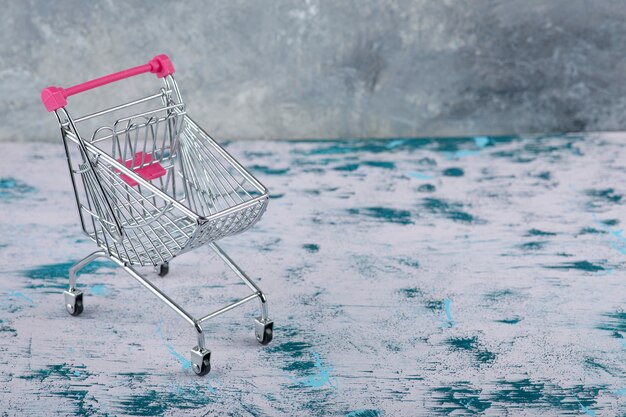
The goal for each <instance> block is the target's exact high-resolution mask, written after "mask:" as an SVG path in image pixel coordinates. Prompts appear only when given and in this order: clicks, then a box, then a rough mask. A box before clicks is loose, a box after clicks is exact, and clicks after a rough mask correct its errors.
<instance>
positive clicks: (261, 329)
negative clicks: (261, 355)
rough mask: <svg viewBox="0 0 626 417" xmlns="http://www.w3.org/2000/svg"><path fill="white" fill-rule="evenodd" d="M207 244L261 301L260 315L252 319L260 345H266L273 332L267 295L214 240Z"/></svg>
mask: <svg viewBox="0 0 626 417" xmlns="http://www.w3.org/2000/svg"><path fill="white" fill-rule="evenodd" d="M209 246H211V248H213V250H214V251H215V253H217V255H218V256H219V257H220V259H222V260H223V261H224V262H225V263H226V265H228V266H229V268H230V269H232V270H233V272H234V273H235V274H237V276H238V277H239V278H241V280H242V281H243V282H245V283H246V285H247V286H248V287H249V288H250V289H251V290H252V291H254V292H255V293H256V295H257V296H258V297H259V300H260V302H261V316H260V317H257V318H256V319H255V320H254V333H255V335H256V339H257V340H258V341H259V343H261V344H262V345H267V344H268V343H269V342H271V341H272V337H273V334H274V322H273V321H272V320H270V318H269V312H268V306H267V297H266V296H265V294H264V293H263V291H262V290H261V288H259V287H258V285H256V284H255V283H254V282H253V281H252V280H251V279H250V277H248V275H246V273H245V272H243V271H242V270H241V268H239V266H237V264H236V263H235V262H234V261H233V260H232V259H230V257H229V256H228V255H227V254H226V252H224V251H223V250H222V248H220V247H219V246H218V245H217V244H216V243H215V242H213V243H210V244H209Z"/></svg>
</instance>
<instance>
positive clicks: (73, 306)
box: [63, 250, 109, 316]
mask: <svg viewBox="0 0 626 417" xmlns="http://www.w3.org/2000/svg"><path fill="white" fill-rule="evenodd" d="M108 256H109V255H108V254H107V253H106V252H105V251H103V250H99V251H96V252H94V253H92V254H90V255H88V256H86V257H85V258H83V259H82V260H80V261H78V262H77V263H76V264H75V265H74V266H72V267H71V268H70V271H69V277H70V287H69V289H68V290H67V291H63V296H64V298H65V308H66V309H67V311H68V313H70V314H71V315H72V316H78V315H79V314H80V313H82V312H83V292H82V291H78V290H77V289H76V279H77V276H78V271H80V270H81V269H82V268H84V267H85V266H86V265H87V264H89V263H91V262H92V261H94V260H95V259H97V258H101V257H108Z"/></svg>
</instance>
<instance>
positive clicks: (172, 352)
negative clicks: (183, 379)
mask: <svg viewBox="0 0 626 417" xmlns="http://www.w3.org/2000/svg"><path fill="white" fill-rule="evenodd" d="M162 324H163V320H161V321H160V322H159V324H158V325H157V328H156V333H157V334H158V335H159V337H160V338H161V341H163V344H164V345H165V347H166V348H167V350H168V352H170V355H172V356H173V357H175V358H176V359H178V361H179V362H180V363H181V365H182V367H183V369H191V361H190V360H189V359H187V358H185V357H184V356H183V355H181V354H180V353H178V352H177V351H176V349H174V346H172V345H171V344H170V343H167V342H166V341H165V336H163V331H162V330H161V325H162Z"/></svg>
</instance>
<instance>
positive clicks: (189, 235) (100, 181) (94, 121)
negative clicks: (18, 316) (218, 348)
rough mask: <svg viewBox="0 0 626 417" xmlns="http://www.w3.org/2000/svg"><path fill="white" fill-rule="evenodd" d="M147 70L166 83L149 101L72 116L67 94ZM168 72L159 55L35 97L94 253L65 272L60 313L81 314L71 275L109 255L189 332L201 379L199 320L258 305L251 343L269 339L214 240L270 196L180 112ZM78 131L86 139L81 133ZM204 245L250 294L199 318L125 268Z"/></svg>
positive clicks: (254, 216)
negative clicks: (54, 126)
mask: <svg viewBox="0 0 626 417" xmlns="http://www.w3.org/2000/svg"><path fill="white" fill-rule="evenodd" d="M148 72H151V73H153V74H156V75H157V77H158V78H162V79H163V82H164V85H163V87H161V88H160V89H159V90H156V91H155V93H154V94H152V95H149V96H147V97H143V98H140V99H138V100H135V101H131V102H128V103H125V104H122V105H118V106H115V107H112V108H109V109H105V110H102V111H98V112H95V113H91V114H88V115H85V116H82V117H78V118H73V117H72V116H70V113H69V112H68V110H67V108H66V106H67V98H68V97H69V96H72V95H75V94H78V93H81V92H83V91H86V90H90V89H94V88H96V87H100V86H103V85H105V84H109V83H112V82H115V81H119V80H122V79H125V78H129V77H132V76H136V75H139V74H143V73H148ZM173 73H174V67H173V65H172V63H171V61H170V60H169V58H168V57H167V56H166V55H159V56H156V57H154V58H153V59H152V60H151V61H150V62H149V63H147V64H146V65H141V66H138V67H134V68H131V69H128V70H125V71H121V72H117V73H114V74H110V75H107V76H104V77H101V78H98V79H95V80H92V81H88V82H86V83H83V84H78V85H75V86H73V87H70V88H67V89H64V88H60V87H47V88H45V89H44V90H43V91H42V92H41V99H42V101H43V103H44V105H45V107H46V109H47V110H48V111H49V112H52V111H54V113H55V114H56V117H57V120H58V122H59V126H60V128H61V136H62V138H63V145H64V146H65V152H66V155H67V163H68V167H69V170H70V177H71V180H72V185H73V188H74V194H75V196H76V204H77V206H78V214H79V217H80V222H81V226H82V229H83V231H84V232H85V233H86V234H87V236H89V237H90V238H91V239H92V240H93V241H94V242H95V243H96V244H97V245H98V246H99V247H100V249H99V250H98V251H96V252H94V253H92V254H91V255H89V256H87V257H86V258H84V259H83V260H81V261H80V262H78V263H77V264H76V265H74V266H73V267H72V268H71V269H70V271H69V289H68V290H67V291H65V292H64V296H65V305H66V308H67V310H68V311H69V313H70V314H71V315H73V316H77V315H79V314H80V313H81V312H82V311H83V293H82V292H81V291H79V290H77V289H76V274H77V272H78V271H79V270H80V269H81V268H83V267H84V266H85V265H87V264H88V263H90V262H91V261H93V260H94V259H96V258H98V257H108V258H110V259H111V260H112V261H113V262H114V263H115V264H117V265H118V266H120V267H121V268H123V269H124V270H125V271H126V272H127V273H128V274H129V275H130V276H132V277H133V278H135V279H136V280H137V281H139V282H140V283H141V284H142V285H143V286H144V287H146V288H147V289H148V290H150V291H151V292H152V293H154V294H155V295H156V296H157V297H158V298H159V299H161V301H163V302H164V303H165V304H167V305H168V306H169V307H171V308H172V309H173V310H174V311H175V312H176V313H178V314H179V315H180V316H181V317H183V318H184V319H185V320H186V321H187V322H188V323H189V324H190V325H191V326H193V328H194V329H195V332H196V334H197V337H198V345H197V346H195V347H194V348H192V349H191V362H192V365H193V370H194V372H195V373H196V374H198V375H205V374H206V373H208V372H209V370H210V369H211V365H210V357H211V352H210V350H208V349H207V348H206V347H205V338H204V330H203V325H204V323H205V322H206V321H207V320H209V319H211V318H213V317H215V316H217V315H219V314H222V313H224V312H226V311H228V310H231V309H233V308H235V307H238V306H240V305H242V304H244V303H246V302H248V301H251V300H253V299H255V298H258V299H259V300H260V302H261V316H260V317H258V318H257V319H256V320H255V334H256V338H257V340H258V341H259V342H260V343H262V344H267V343H269V342H270V341H271V340H272V331H273V322H272V321H271V320H270V319H269V317H268V309H267V299H266V297H265V294H263V292H262V291H261V289H260V288H259V287H258V286H257V285H256V284H255V283H254V282H252V280H250V278H249V277H248V276H247V275H246V274H245V273H244V272H243V271H242V270H241V269H240V268H239V267H238V266H237V265H236V264H235V262H233V260H232V259H231V258H230V257H229V256H228V255H227V254H226V253H225V252H224V251H223V250H222V249H221V248H220V247H219V246H218V245H217V244H216V243H215V241H217V240H218V239H220V238H223V237H226V236H230V235H234V234H236V233H241V232H243V231H245V230H247V229H248V228H249V227H251V226H252V225H253V224H254V223H256V222H257V221H258V220H259V218H260V217H261V216H262V215H263V213H264V211H265V208H266V207H267V202H268V192H267V190H266V189H265V187H263V185H261V184H260V183H259V181H257V180H256V179H255V178H254V177H253V176H252V175H251V174H250V173H249V172H248V171H246V170H245V169H244V168H243V167H242V166H241V165H240V164H239V163H238V162H237V161H236V160H235V159H234V158H233V157H232V156H230V155H229V154H228V153H227V152H226V151H225V150H224V149H223V148H221V147H220V146H219V145H218V144H217V143H216V142H215V141H214V140H213V139H211V137H209V135H208V134H207V133H206V132H204V131H203V130H202V129H201V128H200V127H198V125H197V124H196V123H194V121H193V120H191V118H190V117H189V116H188V115H187V112H186V110H185V104H184V102H183V100H182V98H181V95H180V91H179V90H178V86H177V84H176V82H175V81H174V77H173V76H172V74H173ZM79 127H80V131H84V132H85V133H87V132H88V133H89V134H90V135H91V136H83V135H81V134H80V133H79ZM205 244H206V245H208V246H210V247H211V248H212V249H213V250H214V251H215V252H216V253H217V255H218V257H219V258H221V259H222V260H223V261H224V262H225V263H226V264H227V265H228V266H229V267H230V268H231V269H232V270H233V271H234V272H235V273H236V274H237V275H238V276H239V278H241V279H242V280H243V281H244V282H245V283H246V284H247V286H248V287H250V289H251V290H252V293H251V294H250V295H248V296H247V297H245V298H243V299H241V300H239V301H237V302H234V303H232V304H230V305H228V306H226V307H223V308H220V309H219V310H217V311H215V312H213V313H211V314H208V315H206V316H204V317H201V318H194V317H193V316H192V315H191V314H189V313H188V312H187V311H185V310H184V309H183V308H182V307H181V306H180V305H178V304H177V303H176V302H174V301H173V300H172V299H171V298H170V297H169V296H168V295H167V294H165V293H164V292H163V291H161V290H160V289H159V288H157V287H156V286H155V285H154V284H153V283H152V282H150V281H149V280H148V279H146V278H145V277H143V276H142V275H141V274H139V273H138V272H137V271H136V270H135V269H133V266H134V265H141V266H146V265H153V266H154V267H155V268H156V269H157V272H158V273H159V275H161V276H164V275H165V274H167V273H168V270H169V264H168V262H169V261H170V260H171V259H172V258H174V257H176V256H178V255H180V254H182V253H185V252H188V251H190V250H193V249H196V248H198V247H200V246H202V245H205Z"/></svg>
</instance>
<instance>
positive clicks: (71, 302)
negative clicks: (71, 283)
mask: <svg viewBox="0 0 626 417" xmlns="http://www.w3.org/2000/svg"><path fill="white" fill-rule="evenodd" d="M63 295H64V296H65V308H66V309H67V312H68V313H70V314H71V315H72V316H78V315H79V314H80V313H82V312H83V293H82V292H81V291H72V292H70V291H64V292H63Z"/></svg>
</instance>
